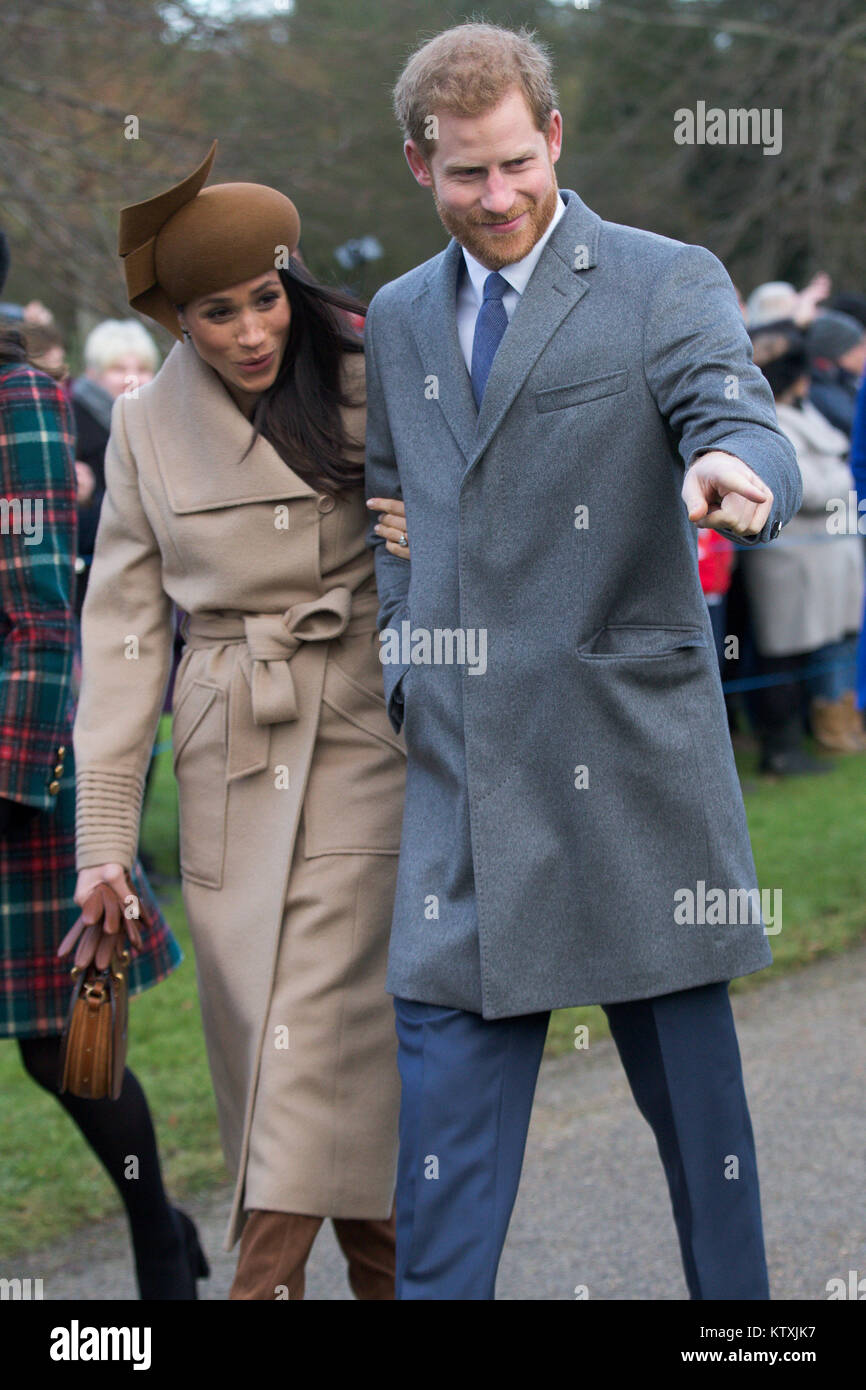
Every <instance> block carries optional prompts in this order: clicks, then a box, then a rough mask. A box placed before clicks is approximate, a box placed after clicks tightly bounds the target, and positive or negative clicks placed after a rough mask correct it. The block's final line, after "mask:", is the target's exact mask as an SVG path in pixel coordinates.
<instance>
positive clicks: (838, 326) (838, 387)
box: [806, 309, 866, 441]
mask: <svg viewBox="0 0 866 1390" xmlns="http://www.w3.org/2000/svg"><path fill="white" fill-rule="evenodd" d="M806 341H807V346H808V349H809V360H810V375H811V381H810V385H809V400H810V401H811V402H812V405H814V406H815V407H816V408H817V409H818V410H820V412H821V414H822V415H823V416H824V417H825V419H827V420H829V422H830V424H831V425H833V427H834V428H835V429H837V430H840V431H841V432H842V434H843V435H844V436H845V439H846V441H849V440H850V438H851V431H852V429H853V428H854V411H855V409H856V407H857V391H858V389H859V387H860V381H861V378H862V376H863V371H864V368H866V328H864V326H863V324H862V323H860V322H859V321H858V320H857V319H855V318H852V317H851V315H850V314H840V313H839V312H838V311H837V310H835V309H831V310H828V311H827V312H826V313H822V314H819V315H818V317H817V318H816V319H815V320H814V321H813V323H811V324H810V326H809V329H808V332H807V337H806Z"/></svg>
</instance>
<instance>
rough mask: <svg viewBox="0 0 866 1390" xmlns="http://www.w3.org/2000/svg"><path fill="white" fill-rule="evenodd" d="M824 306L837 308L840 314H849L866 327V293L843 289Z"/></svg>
mask: <svg viewBox="0 0 866 1390" xmlns="http://www.w3.org/2000/svg"><path fill="white" fill-rule="evenodd" d="M824 307H825V308H826V309H835V310H836V312H837V313H839V314H847V315H848V317H849V318H852V319H856V320H857V322H858V323H862V325H863V327H864V328H866V295H864V294H857V293H856V292H855V291H853V290H841V291H840V292H839V293H838V294H834V295H831V296H830V298H829V299H828V300H827V302H826V304H825V305H824Z"/></svg>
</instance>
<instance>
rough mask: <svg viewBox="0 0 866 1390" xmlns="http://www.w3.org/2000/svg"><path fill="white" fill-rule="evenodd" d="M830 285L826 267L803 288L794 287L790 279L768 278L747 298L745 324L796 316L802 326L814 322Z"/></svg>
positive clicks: (757, 323) (795, 318) (754, 326)
mask: <svg viewBox="0 0 866 1390" xmlns="http://www.w3.org/2000/svg"><path fill="white" fill-rule="evenodd" d="M831 289H832V282H831V280H830V277H829V275H827V274H826V273H825V272H824V271H819V272H818V274H817V275H814V276H813V277H812V279H811V280H810V281H809V283H808V285H806V286H805V288H804V289H802V290H797V289H795V288H794V286H793V285H792V284H789V282H788V281H787V280H768V281H767V282H766V283H765V284H763V285H758V287H757V289H754V290H752V293H751V294H750V295H749V298H748V299H747V300H746V306H745V314H744V317H745V320H746V325H747V327H748V328H750V329H753V328H760V327H761V325H762V324H765V323H774V322H778V321H779V320H780V319H793V320H794V322H795V323H797V324H798V325H799V326H800V327H801V328H805V327H807V325H808V324H810V323H811V322H812V320H813V319H814V317H815V315H816V313H817V312H818V306H819V305H820V304H822V303H823V302H824V301H825V300H826V298H827V296H828V294H829V293H830V290H831Z"/></svg>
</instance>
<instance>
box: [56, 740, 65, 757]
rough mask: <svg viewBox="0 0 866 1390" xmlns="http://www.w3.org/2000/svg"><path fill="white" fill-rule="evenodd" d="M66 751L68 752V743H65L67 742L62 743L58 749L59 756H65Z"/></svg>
mask: <svg viewBox="0 0 866 1390" xmlns="http://www.w3.org/2000/svg"><path fill="white" fill-rule="evenodd" d="M65 752H66V744H65V743H61V745H60V747H59V748H58V750H57V756H58V758H62V757H63V756H64V754H65Z"/></svg>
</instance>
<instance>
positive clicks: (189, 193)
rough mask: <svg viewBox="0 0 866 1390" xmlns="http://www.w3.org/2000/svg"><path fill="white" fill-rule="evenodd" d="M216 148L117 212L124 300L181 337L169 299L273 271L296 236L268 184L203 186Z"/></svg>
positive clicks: (294, 219) (286, 209)
mask: <svg viewBox="0 0 866 1390" xmlns="http://www.w3.org/2000/svg"><path fill="white" fill-rule="evenodd" d="M216 148H217V142H216V140H214V142H213V144H212V145H211V147H210V149H209V150H208V153H207V155H206V156H205V158H204V160H203V161H202V163H201V164H200V165H199V166H198V168H197V169H196V170H195V172H194V173H192V174H190V175H189V177H188V178H185V179H183V181H182V182H181V183H177V184H175V186H174V188H169V189H167V190H166V191H165V193H158V194H157V195H156V197H155V198H148V199H147V201H146V202H144V203H134V204H133V205H132V206H131V207H128V208H123V209H122V210H121V213H120V232H119V235H118V245H117V249H118V252H119V254H120V255H121V256H122V257H123V269H124V272H125V274H126V289H127V294H128V297H129V302H130V304H131V305H132V307H133V309H138V311H139V313H142V314H147V315H148V317H149V318H152V319H156V322H157V323H161V324H162V325H163V327H164V328H167V329H168V331H169V333H173V334H174V336H175V337H176V338H181V339H182V338H183V334H182V332H181V329H180V325H179V324H178V321H177V313H176V311H175V307H174V306H175V305H176V304H186V303H187V302H188V301H189V300H190V299H198V298H199V297H200V296H201V295H203V294H214V293H216V291H217V290H225V289H228V287H229V286H230V285H237V284H240V283H241V282H242V281H243V280H252V279H253V278H254V277H255V276H256V275H262V274H263V273H264V272H265V271H266V270H273V269H274V265H275V263H276V262H277V261H278V259H279V257H280V256H281V254H282V255H284V254H285V250H288V253H289V254H291V253H292V252H294V251H296V250H297V246H298V242H299V240H300V237H301V219H300V218H299V216H298V210H297V208H296V207H295V205H294V203H293V202H292V200H291V198H287V197H286V195H285V194H284V193H279V192H278V191H277V190H276V189H275V188H268V187H267V186H266V185H265V184H262V183H218V184H214V186H213V187H212V188H205V187H204V182H205V180H206V178H207V176H208V174H209V173H210V169H211V165H212V164H213V161H214V155H215V154H216ZM284 248H285V250H284Z"/></svg>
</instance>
